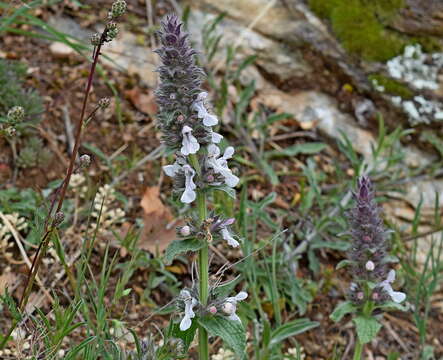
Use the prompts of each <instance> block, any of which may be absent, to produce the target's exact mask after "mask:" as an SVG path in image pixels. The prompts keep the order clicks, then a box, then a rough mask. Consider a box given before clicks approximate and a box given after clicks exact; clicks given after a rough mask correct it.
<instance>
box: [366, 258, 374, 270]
mask: <svg viewBox="0 0 443 360" xmlns="http://www.w3.org/2000/svg"><path fill="white" fill-rule="evenodd" d="M365 267H366V270H368V271H373V270H374V269H375V264H374V263H373V262H372V261H371V260H369V261H368V262H367V263H366V265H365Z"/></svg>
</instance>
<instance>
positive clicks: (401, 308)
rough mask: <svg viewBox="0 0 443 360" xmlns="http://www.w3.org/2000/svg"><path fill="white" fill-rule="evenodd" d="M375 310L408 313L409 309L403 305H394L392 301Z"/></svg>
mask: <svg viewBox="0 0 443 360" xmlns="http://www.w3.org/2000/svg"><path fill="white" fill-rule="evenodd" d="M377 308H379V309H382V310H397V311H408V310H409V308H408V307H407V306H405V305H402V304H399V303H396V302H394V301H388V302H387V303H384V304H382V305H379V306H377Z"/></svg>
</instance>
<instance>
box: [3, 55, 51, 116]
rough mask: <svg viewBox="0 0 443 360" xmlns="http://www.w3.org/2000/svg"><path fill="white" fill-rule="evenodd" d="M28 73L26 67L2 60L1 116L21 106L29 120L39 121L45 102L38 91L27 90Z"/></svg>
mask: <svg viewBox="0 0 443 360" xmlns="http://www.w3.org/2000/svg"><path fill="white" fill-rule="evenodd" d="M26 72H27V67H26V65H24V64H22V63H19V62H12V61H7V60H4V59H0V116H5V115H6V113H7V112H8V110H9V109H11V108H12V107H14V106H21V107H23V109H24V110H25V113H26V117H27V119H30V118H32V121H31V122H36V121H38V120H39V114H41V113H42V112H43V101H42V98H41V97H40V95H39V94H38V93H37V91H35V90H27V89H25V87H24V82H25V77H26Z"/></svg>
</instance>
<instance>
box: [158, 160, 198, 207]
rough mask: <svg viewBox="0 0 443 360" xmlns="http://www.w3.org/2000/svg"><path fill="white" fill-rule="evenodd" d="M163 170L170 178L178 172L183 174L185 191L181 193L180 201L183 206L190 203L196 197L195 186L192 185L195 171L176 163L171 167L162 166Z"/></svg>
mask: <svg viewBox="0 0 443 360" xmlns="http://www.w3.org/2000/svg"><path fill="white" fill-rule="evenodd" d="M163 170H164V172H165V174H166V175H168V176H170V177H174V176H175V175H177V174H178V173H180V172H183V173H184V174H185V190H184V191H183V194H182V196H181V198H180V201H181V202H182V203H185V204H190V203H192V202H193V201H194V200H195V198H196V197H197V194H196V193H195V189H196V188H197V186H196V185H195V183H194V176H195V170H194V169H193V168H192V167H191V166H189V165H188V164H185V165H180V164H179V163H178V162H175V163H174V164H173V165H166V166H163Z"/></svg>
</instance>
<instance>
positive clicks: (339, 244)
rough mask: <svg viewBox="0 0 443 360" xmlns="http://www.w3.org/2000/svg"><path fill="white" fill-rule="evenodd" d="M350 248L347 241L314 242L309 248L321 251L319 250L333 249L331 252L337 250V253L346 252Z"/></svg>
mask: <svg viewBox="0 0 443 360" xmlns="http://www.w3.org/2000/svg"><path fill="white" fill-rule="evenodd" d="M349 247H350V244H349V242H347V241H340V240H337V241H315V242H313V243H312V245H311V248H313V249H321V248H327V249H333V250H339V251H346V250H348V249H349Z"/></svg>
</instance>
